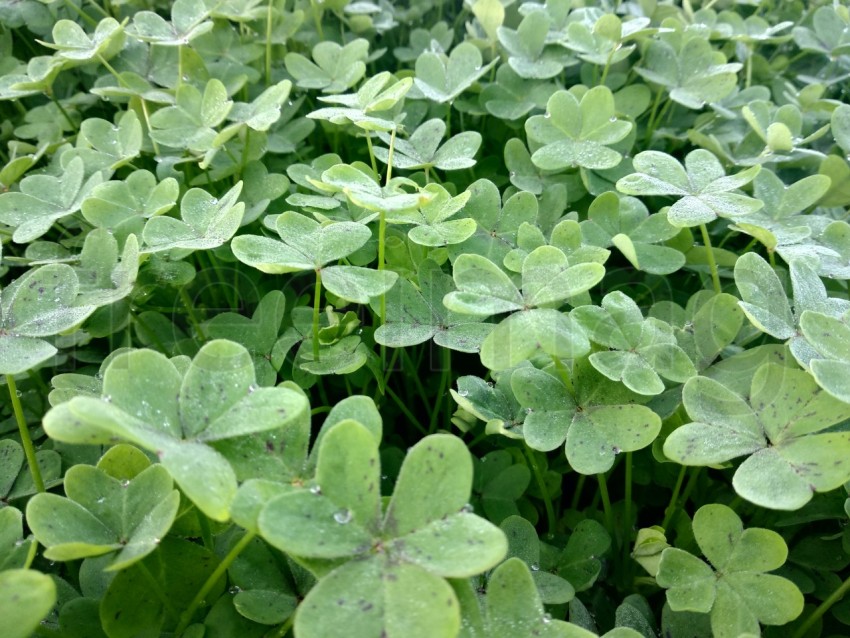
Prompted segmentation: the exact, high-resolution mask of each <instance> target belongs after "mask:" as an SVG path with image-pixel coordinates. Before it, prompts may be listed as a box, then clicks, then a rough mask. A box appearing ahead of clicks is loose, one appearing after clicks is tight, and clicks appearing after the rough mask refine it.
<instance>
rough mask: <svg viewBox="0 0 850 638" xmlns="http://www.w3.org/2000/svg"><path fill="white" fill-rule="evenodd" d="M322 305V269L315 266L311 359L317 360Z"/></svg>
mask: <svg viewBox="0 0 850 638" xmlns="http://www.w3.org/2000/svg"><path fill="white" fill-rule="evenodd" d="M321 307H322V271H321V270H319V269H318V268H316V290H314V291H313V359H314V360H315V361H318V360H319V356H320V355H319V312H320V311H321Z"/></svg>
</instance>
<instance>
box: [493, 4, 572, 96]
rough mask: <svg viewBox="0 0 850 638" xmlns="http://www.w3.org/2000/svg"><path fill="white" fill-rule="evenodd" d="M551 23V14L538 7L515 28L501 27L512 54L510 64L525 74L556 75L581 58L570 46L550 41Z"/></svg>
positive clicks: (535, 76) (539, 77)
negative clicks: (577, 56)
mask: <svg viewBox="0 0 850 638" xmlns="http://www.w3.org/2000/svg"><path fill="white" fill-rule="evenodd" d="M550 26H551V20H550V18H549V16H548V15H547V14H546V12H545V11H540V10H538V11H532V12H531V13H529V14H528V15H526V16H525V17H524V18H523V19H522V22H520V24H519V26H518V27H517V28H516V29H515V30H514V29H510V28H508V27H499V28H498V31H497V34H498V37H499V43H500V44H501V45H502V47H504V49H505V51H506V52H507V54H508V64H509V65H510V68H511V69H513V70H514V72H516V74H517V75H518V76H520V77H521V78H526V79H534V80H545V79H548V78H553V77H555V76H556V75H558V74H560V73H561V72H562V71H563V70H564V67H565V66H571V65H573V64H576V62H577V60H576V59H575V58H574V57H573V56H572V54H571V53H570V52H569V51H568V50H567V49H564V48H563V47H561V46H559V45H551V44H549V43H548V42H547V40H548V36H549V27H550ZM547 45H548V46H547Z"/></svg>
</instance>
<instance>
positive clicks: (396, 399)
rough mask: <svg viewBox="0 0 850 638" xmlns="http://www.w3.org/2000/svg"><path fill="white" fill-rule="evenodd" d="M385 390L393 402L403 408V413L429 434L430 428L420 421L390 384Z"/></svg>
mask: <svg viewBox="0 0 850 638" xmlns="http://www.w3.org/2000/svg"><path fill="white" fill-rule="evenodd" d="M385 391H386V394H387V396H388V397H389V398H390V399H392V400H393V403H395V404H396V405H397V406H398V409H399V410H401V412H402V414H404V416H406V417H407V418H408V419H409V420H410V422H411V423H412V424H413V425H414V426H416V429H417V430H419V431H420V432H421V433H422V434H424V435H426V436H427V435H428V430H427V429H426V428H425V426H424V425H422V423H420V421H419V419H417V418H416V416H415V415H414V414H413V412H411V411H410V409H409V408H408V407H407V406H406V405H405V404H404V401H402V400H401V398H400V397H399V396H398V395H397V394H396V393H395V392H393V390H392V388H390V386H387V387H386V388H385Z"/></svg>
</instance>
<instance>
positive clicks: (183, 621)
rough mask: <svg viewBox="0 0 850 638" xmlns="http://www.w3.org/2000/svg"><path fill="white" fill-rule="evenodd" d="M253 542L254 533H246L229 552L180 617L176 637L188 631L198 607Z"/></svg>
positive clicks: (175, 632)
mask: <svg viewBox="0 0 850 638" xmlns="http://www.w3.org/2000/svg"><path fill="white" fill-rule="evenodd" d="M252 540H254V532H245V536H243V537H242V538H240V539H239V542H238V543H236V544H235V545H234V546H233V547H232V548H231V549H230V551H229V552H227V556H225V557H224V559H222V561H221V562H220V563H219V564H218V567H216V568H215V571H214V572H213V573H212V574H210V576H209V578H207V580H206V582H205V583H204V584H203V586H201V588H200V589H199V590H198V593H196V594H195V597H194V598H193V599H192V602H191V603H189V607H188V608H187V609H186V611H185V612H184V613H183V615H182V616H181V617H180V623H179V624H178V625H177V629H176V630H175V631H174V635H175V636H180V634H182V633H183V632H184V631H185V630H186V627H188V626H189V623H190V622H192V616H194V615H195V612H196V611H197V610H198V607H200V606H201V603H202V602H203V601H204V599H205V598H206V597H207V594H209V593H210V590H211V589H212V588H213V587H215V584H216V583H217V582H218V580H219V579H220V578H221V577H222V576H224V574H225V573H226V572H227V570H228V568H229V567H230V565H231V564H232V563H233V561H235V560H236V558H237V557H238V556H239V554H241V553H242V550H244V549H245V548H246V547H247V546H248V543H250V542H251V541H252Z"/></svg>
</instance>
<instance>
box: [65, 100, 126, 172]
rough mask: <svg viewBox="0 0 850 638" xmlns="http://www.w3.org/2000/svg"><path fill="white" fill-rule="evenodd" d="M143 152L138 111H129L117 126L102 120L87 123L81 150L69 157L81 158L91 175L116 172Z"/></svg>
mask: <svg viewBox="0 0 850 638" xmlns="http://www.w3.org/2000/svg"><path fill="white" fill-rule="evenodd" d="M141 150H142V124H141V122H140V121H139V117H138V116H137V115H136V113H135V111H126V112H124V113H123V114H122V115H121V117H120V118H119V119H118V123H117V124H115V125H113V124H112V123H111V122H107V121H106V120H102V119H100V118H98V117H92V118H88V119H87V120H84V121H83V123H82V124H81V125H80V137H79V138H77V148H75V149H73V150H71V151H70V155H69V156H68V157H69V158H70V157H75V156H76V155H80V156H81V157H82V158H83V159H84V160H85V163H86V169H87V170H88V171H89V172H91V171H94V170H103V169H109V170H113V171H114V170H116V169H118V168H120V167H122V166H124V165H126V164H128V163H130V161H131V160H133V159H134V158H135V157H138V155H139V153H140V152H141Z"/></svg>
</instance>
